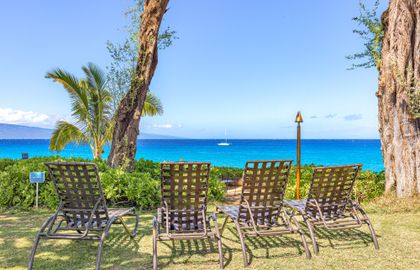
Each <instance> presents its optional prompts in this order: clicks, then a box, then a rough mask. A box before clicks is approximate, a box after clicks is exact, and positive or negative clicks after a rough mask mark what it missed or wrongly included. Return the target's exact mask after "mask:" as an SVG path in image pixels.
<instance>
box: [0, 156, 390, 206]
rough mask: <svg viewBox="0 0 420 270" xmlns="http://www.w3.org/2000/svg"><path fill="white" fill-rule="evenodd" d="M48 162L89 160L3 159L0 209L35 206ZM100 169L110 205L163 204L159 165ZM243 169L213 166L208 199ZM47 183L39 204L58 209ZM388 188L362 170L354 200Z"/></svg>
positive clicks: (304, 181)
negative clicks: (33, 180)
mask: <svg viewBox="0 0 420 270" xmlns="http://www.w3.org/2000/svg"><path fill="white" fill-rule="evenodd" d="M48 161H89V160H84V159H80V158H78V159H74V158H72V159H63V158H60V157H35V158H31V159H28V160H13V159H0V207H20V208H29V207H32V206H33V205H34V204H35V185H34V184H30V183H29V173H30V172H33V171H47V168H46V167H45V165H44V162H48ZM95 163H96V164H97V166H98V168H99V174H100V176H101V183H102V188H103V191H104V195H105V197H106V199H107V201H108V202H109V203H110V204H115V203H121V202H130V203H132V204H135V205H136V206H138V207H140V208H142V209H151V208H155V207H156V206H158V205H159V203H160V166H159V163H157V162H153V161H149V160H144V159H140V160H138V161H136V162H135V170H134V172H132V173H127V172H125V171H123V170H121V169H112V168H110V167H108V166H107V165H106V162H105V161H95ZM312 171H313V165H311V166H309V165H306V166H302V171H301V172H302V173H301V182H300V184H301V188H300V190H301V193H300V195H301V198H305V197H307V195H308V191H309V187H310V184H311V179H312ZM241 176H242V169H238V168H227V167H212V168H211V171H210V179H209V191H208V197H209V199H210V200H217V201H220V200H223V198H224V196H225V191H226V186H225V184H224V183H223V182H222V181H221V179H222V178H223V177H229V178H239V177H241ZM45 178H46V179H45V183H43V184H40V185H39V204H40V205H41V206H44V207H48V208H54V207H56V206H57V204H58V198H57V196H56V193H55V190H54V185H53V183H52V182H51V179H50V176H49V174H48V173H46V175H45ZM384 188H385V175H384V173H383V172H381V173H375V172H371V171H362V172H360V174H359V179H358V180H357V181H356V185H355V188H354V192H353V194H352V198H353V199H355V200H357V201H358V202H367V201H370V200H372V199H374V198H377V197H379V196H381V195H382V194H383V192H384ZM285 198H286V199H295V198H296V168H295V167H293V168H292V169H291V174H290V177H289V182H288V185H287V187H286V194H285Z"/></svg>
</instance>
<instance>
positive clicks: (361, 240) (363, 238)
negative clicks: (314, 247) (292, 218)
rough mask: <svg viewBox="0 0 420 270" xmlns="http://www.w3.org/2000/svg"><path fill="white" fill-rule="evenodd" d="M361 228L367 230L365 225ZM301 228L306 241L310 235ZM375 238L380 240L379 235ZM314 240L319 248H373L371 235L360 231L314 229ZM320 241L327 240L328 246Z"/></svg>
mask: <svg viewBox="0 0 420 270" xmlns="http://www.w3.org/2000/svg"><path fill="white" fill-rule="evenodd" d="M363 227H365V228H367V225H362V228H363ZM301 228H302V229H303V231H304V232H305V234H306V236H307V237H308V239H310V234H309V231H308V230H307V228H306V226H303V225H301ZM376 237H377V238H378V239H379V238H380V236H379V235H376ZM315 238H316V241H317V243H318V246H319V247H320V248H322V247H326V246H330V247H332V248H333V249H356V248H365V247H367V246H369V245H370V246H372V247H373V240H372V236H371V234H370V233H366V232H364V231H361V230H360V229H344V230H328V229H325V228H316V229H315ZM322 240H327V242H328V245H325V241H322ZM309 242H310V241H309Z"/></svg>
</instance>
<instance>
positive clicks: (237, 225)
mask: <svg viewBox="0 0 420 270" xmlns="http://www.w3.org/2000/svg"><path fill="white" fill-rule="evenodd" d="M233 222H234V223H235V226H236V230H237V231H238V235H239V240H240V241H241V246H242V258H243V261H244V267H248V265H249V262H248V256H247V254H246V245H245V240H244V235H243V234H242V230H241V227H240V225H239V223H238V221H236V220H234V221H233Z"/></svg>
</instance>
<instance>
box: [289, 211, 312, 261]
mask: <svg viewBox="0 0 420 270" xmlns="http://www.w3.org/2000/svg"><path fill="white" fill-rule="evenodd" d="M290 219H291V220H292V221H293V223H294V224H295V226H296V227H297V231H298V233H299V234H300V237H301V238H302V245H303V248H304V249H305V253H306V259H308V260H310V259H311V252H310V251H309V248H308V243H307V242H306V238H305V235H304V234H303V231H302V229H301V228H300V226H299V222H298V221H297V220H296V218H295V217H294V216H291V215H290Z"/></svg>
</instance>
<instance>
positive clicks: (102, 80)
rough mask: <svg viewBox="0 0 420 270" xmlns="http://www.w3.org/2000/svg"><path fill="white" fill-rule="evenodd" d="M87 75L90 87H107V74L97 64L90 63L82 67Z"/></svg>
mask: <svg viewBox="0 0 420 270" xmlns="http://www.w3.org/2000/svg"><path fill="white" fill-rule="evenodd" d="M82 69H83V72H84V73H85V75H86V79H87V82H88V84H89V87H90V88H92V89H105V87H106V81H107V80H106V76H105V73H104V72H103V71H102V70H101V69H100V68H99V67H98V66H97V65H95V64H93V63H88V64H87V66H83V67H82Z"/></svg>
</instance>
